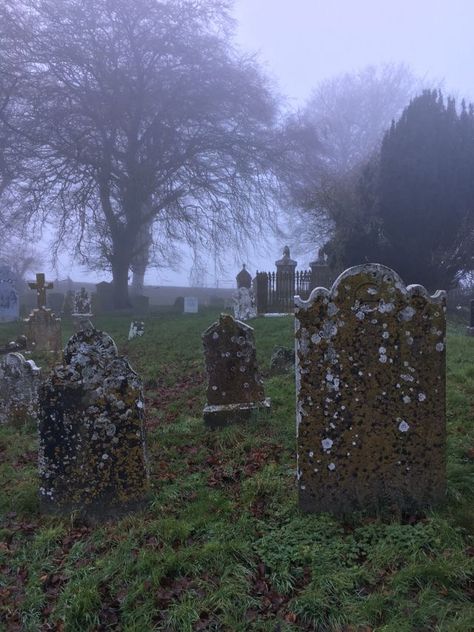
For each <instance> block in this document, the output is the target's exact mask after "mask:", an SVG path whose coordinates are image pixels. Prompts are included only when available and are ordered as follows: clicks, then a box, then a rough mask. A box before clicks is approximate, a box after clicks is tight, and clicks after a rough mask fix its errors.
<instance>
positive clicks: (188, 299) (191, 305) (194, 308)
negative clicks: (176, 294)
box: [184, 296, 199, 314]
mask: <svg viewBox="0 0 474 632" xmlns="http://www.w3.org/2000/svg"><path fill="white" fill-rule="evenodd" d="M198 310H199V301H198V299H197V298H196V297H195V296H185V297H184V313H185V314H197V313H198Z"/></svg>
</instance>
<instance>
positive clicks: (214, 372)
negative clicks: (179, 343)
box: [202, 314, 270, 428]
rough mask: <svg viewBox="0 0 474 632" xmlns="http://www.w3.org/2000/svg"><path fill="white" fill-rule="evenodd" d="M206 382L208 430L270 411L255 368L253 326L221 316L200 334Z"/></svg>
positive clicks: (205, 418) (256, 367)
mask: <svg viewBox="0 0 474 632" xmlns="http://www.w3.org/2000/svg"><path fill="white" fill-rule="evenodd" d="M202 339H203V345H204V354H205V361H206V370H207V375H208V379H209V384H208V388H207V406H206V407H205V408H204V421H205V423H206V425H208V426H210V427H213V428H214V427H220V426H225V425H227V424H230V423H233V422H239V421H246V420H248V419H250V418H251V417H252V416H253V415H254V414H255V413H256V412H258V411H260V410H264V411H266V410H268V409H269V408H270V400H269V399H268V398H267V399H266V398H265V392H264V388H263V381H262V379H261V376H260V373H259V371H258V366H257V356H256V351H255V339H254V332H253V329H252V327H249V326H248V325H246V324H245V323H242V322H240V321H238V320H234V319H233V318H232V316H230V315H228V314H222V315H221V316H220V318H219V321H218V322H216V323H213V324H212V325H211V326H210V327H209V328H208V329H206V331H205V332H204V333H203V335H202Z"/></svg>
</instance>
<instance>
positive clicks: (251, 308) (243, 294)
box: [233, 287, 257, 321]
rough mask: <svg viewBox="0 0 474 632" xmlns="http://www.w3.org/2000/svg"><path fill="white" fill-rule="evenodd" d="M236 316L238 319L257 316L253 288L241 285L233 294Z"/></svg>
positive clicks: (248, 318)
mask: <svg viewBox="0 0 474 632" xmlns="http://www.w3.org/2000/svg"><path fill="white" fill-rule="evenodd" d="M233 299H234V317H235V319H236V320H242V321H245V320H250V319H251V318H257V305H256V303H255V296H254V293H253V290H252V289H251V288H250V289H248V288H246V287H239V288H238V290H237V291H236V292H235V294H234V295H233Z"/></svg>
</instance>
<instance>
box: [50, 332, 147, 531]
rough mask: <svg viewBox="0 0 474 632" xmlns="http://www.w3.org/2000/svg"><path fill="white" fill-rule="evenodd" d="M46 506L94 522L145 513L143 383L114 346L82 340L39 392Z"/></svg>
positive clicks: (106, 340) (71, 345)
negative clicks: (131, 512) (78, 514)
mask: <svg viewBox="0 0 474 632" xmlns="http://www.w3.org/2000/svg"><path fill="white" fill-rule="evenodd" d="M38 429H39V473H40V478H41V487H40V501H41V507H42V510H43V511H45V512H47V513H62V514H67V513H69V512H71V511H78V512H79V513H80V514H82V515H84V517H86V518H87V519H89V520H90V521H92V522H94V521H98V520H101V519H105V518H109V517H113V516H118V515H121V514H123V513H127V512H129V511H132V510H134V509H137V508H139V507H141V506H142V505H143V503H144V502H145V498H146V493H147V489H148V472H147V459H146V446H145V427H144V403H143V392H142V383H141V380H140V378H139V377H138V375H137V374H136V373H135V372H134V371H133V370H132V369H131V368H130V365H129V364H128V362H127V360H126V359H125V358H123V357H120V356H119V355H118V352H117V347H116V346H115V343H114V341H113V340H112V338H110V336H108V335H107V334H105V333H103V332H101V331H97V330H96V329H94V328H93V327H92V326H90V327H89V328H85V329H83V330H81V331H79V332H78V333H76V334H75V335H74V336H73V337H72V338H71V339H70V340H69V342H68V343H67V345H66V348H65V350H64V364H63V365H60V366H57V367H55V368H54V369H53V370H52V372H51V374H50V376H49V378H48V379H47V380H46V381H45V382H44V383H43V384H42V386H41V387H40V391H39V420H38Z"/></svg>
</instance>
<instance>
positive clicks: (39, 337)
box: [25, 273, 62, 353]
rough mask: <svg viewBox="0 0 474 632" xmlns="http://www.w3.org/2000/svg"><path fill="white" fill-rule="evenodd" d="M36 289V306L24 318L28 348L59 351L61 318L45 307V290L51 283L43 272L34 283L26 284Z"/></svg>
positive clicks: (50, 287) (49, 287)
mask: <svg viewBox="0 0 474 632" xmlns="http://www.w3.org/2000/svg"><path fill="white" fill-rule="evenodd" d="M28 285H29V286H30V288H31V289H32V290H36V295H37V305H38V308H37V309H34V310H33V311H32V312H31V314H30V315H29V317H28V318H27V319H26V320H25V334H26V338H27V340H28V348H29V349H30V350H35V351H46V352H48V351H50V352H53V353H60V351H61V346H62V335H61V319H60V318H57V317H56V315H55V314H54V313H53V312H52V310H50V309H48V308H46V307H45V306H46V291H47V290H50V289H52V288H53V284H52V283H49V282H46V281H45V278H44V274H42V273H40V274H37V275H36V283H29V284H28Z"/></svg>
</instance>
